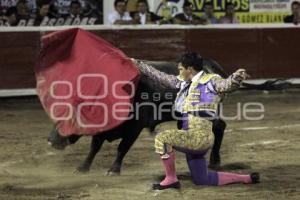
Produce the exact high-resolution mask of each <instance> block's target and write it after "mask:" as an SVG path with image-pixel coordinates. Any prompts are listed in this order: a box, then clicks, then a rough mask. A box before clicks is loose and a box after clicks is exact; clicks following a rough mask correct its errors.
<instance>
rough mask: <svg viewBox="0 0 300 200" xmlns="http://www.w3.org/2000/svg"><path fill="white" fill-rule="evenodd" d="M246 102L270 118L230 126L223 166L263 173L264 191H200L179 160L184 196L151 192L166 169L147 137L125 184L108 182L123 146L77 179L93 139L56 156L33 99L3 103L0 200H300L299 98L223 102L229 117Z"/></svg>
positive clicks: (261, 95)
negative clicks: (260, 105) (261, 106)
mask: <svg viewBox="0 0 300 200" xmlns="http://www.w3.org/2000/svg"><path fill="white" fill-rule="evenodd" d="M247 101H256V102H261V103H263V104H264V106H265V117H264V119H263V120H260V121H247V120H245V119H242V120H239V121H228V128H227V133H226V135H225V139H224V142H223V146H222V165H223V169H224V170H228V171H236V172H251V171H258V172H260V173H261V175H262V183H261V184H257V185H231V186H224V187H199V186H195V185H193V183H192V182H191V180H190V178H189V173H188V169H187V165H186V162H185V157H184V155H183V154H180V153H177V161H176V162H177V172H178V175H179V178H180V179H181V183H182V186H183V187H182V189H181V190H180V191H176V190H166V191H159V192H155V191H151V189H150V188H151V185H152V183H153V182H155V181H156V180H158V179H159V178H160V177H161V176H162V175H163V169H162V167H161V163H160V160H159V158H158V156H157V155H156V154H155V153H154V149H153V143H154V142H153V136H151V135H150V134H149V133H148V132H147V131H144V132H143V133H142V134H141V135H140V137H139V138H138V140H137V142H136V143H135V144H134V146H133V148H132V149H131V150H130V152H129V153H128V155H127V157H126V158H125V160H124V165H123V171H122V173H121V176H115V177H110V176H105V173H106V171H107V169H108V168H109V167H110V165H111V163H112V162H113V160H114V158H115V155H116V148H117V145H118V143H119V141H115V142H113V143H107V142H106V143H105V144H104V146H103V149H102V151H101V152H100V153H99V154H98V155H97V157H96V159H95V162H94V164H93V165H92V168H91V171H90V173H88V174H73V173H72V172H73V171H74V169H75V168H76V166H77V165H78V164H79V163H80V161H81V160H83V159H84V157H85V156H86V154H87V152H88V148H89V141H90V138H88V137H85V138H82V139H81V140H80V141H79V142H78V143H77V144H75V145H73V146H71V147H68V148H67V149H66V150H65V151H57V150H54V149H52V148H51V147H49V146H48V144H47V141H46V139H47V134H48V132H49V131H50V130H51V127H52V124H51V122H50V121H49V119H48V117H47V116H46V114H45V113H44V111H43V109H42V108H41V106H40V104H39V102H38V101H37V100H36V99H6V100H0V199H1V200H12V199H20V200H44V199H59V200H77V199H81V200H89V199H105V200H111V199H122V200H126V199H130V200H134V199H139V200H140V199H143V200H146V199H164V200H166V199H186V200H191V199H203V200H215V199H217V200H223V199H224V200H225V199H226V200H237V199H239V200H240V199H243V200H244V199H256V200H260V199H261V200H266V199H270V200H287V199H295V200H296V199H300V187H299V185H300V173H299V172H300V154H299V152H300V91H299V90H293V91H280V92H269V93H268V92H261V91H258V92H254V91H252V92H237V93H234V94H232V95H231V96H230V97H228V98H227V99H226V101H225V114H226V115H229V116H233V115H234V113H235V112H236V111H235V110H236V106H237V103H238V102H241V103H242V104H241V105H244V103H245V102H247ZM171 125H172V123H168V124H164V125H162V126H171ZM160 128H161V127H160Z"/></svg>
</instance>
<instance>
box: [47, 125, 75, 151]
mask: <svg viewBox="0 0 300 200" xmlns="http://www.w3.org/2000/svg"><path fill="white" fill-rule="evenodd" d="M48 143H49V145H51V146H52V147H53V148H55V149H58V150H64V149H65V148H66V147H67V146H68V145H69V144H70V142H69V140H68V137H63V136H61V135H60V134H59V131H58V129H57V128H56V127H54V128H53V129H52V131H51V132H50V133H49V136H48Z"/></svg>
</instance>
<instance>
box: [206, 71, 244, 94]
mask: <svg viewBox="0 0 300 200" xmlns="http://www.w3.org/2000/svg"><path fill="white" fill-rule="evenodd" d="M248 76H249V75H248V74H247V73H246V70H244V69H239V70H237V71H236V72H234V73H233V74H232V75H230V76H229V77H228V78H226V79H223V78H222V77H220V76H215V77H213V78H212V79H211V81H210V83H209V86H208V88H209V89H210V90H212V91H213V92H216V93H219V94H224V93H229V92H233V91H235V90H237V89H238V88H239V87H240V85H241V83H242V81H243V80H245V79H246V78H247V77H248Z"/></svg>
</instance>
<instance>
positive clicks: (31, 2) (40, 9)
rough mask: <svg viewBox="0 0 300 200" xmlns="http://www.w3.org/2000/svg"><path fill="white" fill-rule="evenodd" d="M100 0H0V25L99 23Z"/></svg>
mask: <svg viewBox="0 0 300 200" xmlns="http://www.w3.org/2000/svg"><path fill="white" fill-rule="evenodd" d="M102 6H103V0H0V26H59V25H93V24H102V23H103V20H102V19H103V13H102V10H103V9H102Z"/></svg>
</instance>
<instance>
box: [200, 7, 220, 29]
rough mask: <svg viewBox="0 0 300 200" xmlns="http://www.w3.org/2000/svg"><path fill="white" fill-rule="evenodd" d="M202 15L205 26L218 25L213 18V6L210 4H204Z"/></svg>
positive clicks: (216, 20) (217, 21)
mask: <svg viewBox="0 0 300 200" xmlns="http://www.w3.org/2000/svg"><path fill="white" fill-rule="evenodd" d="M203 10H204V14H203V16H202V19H203V20H205V23H206V24H218V23H219V20H218V19H217V18H216V17H215V14H214V6H213V4H212V3H209V2H207V3H205V4H204V6H203Z"/></svg>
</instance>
